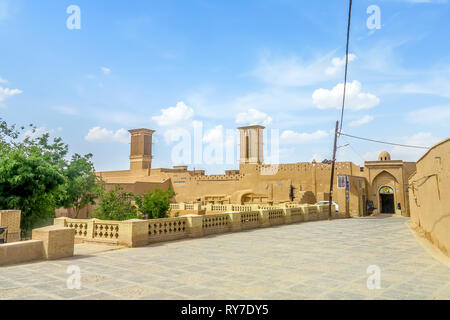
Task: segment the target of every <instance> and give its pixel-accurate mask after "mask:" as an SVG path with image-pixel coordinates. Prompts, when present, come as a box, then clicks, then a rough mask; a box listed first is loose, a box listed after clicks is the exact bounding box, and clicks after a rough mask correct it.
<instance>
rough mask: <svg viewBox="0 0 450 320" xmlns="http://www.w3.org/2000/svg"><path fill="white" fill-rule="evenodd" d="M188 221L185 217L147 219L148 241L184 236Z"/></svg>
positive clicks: (186, 232)
mask: <svg viewBox="0 0 450 320" xmlns="http://www.w3.org/2000/svg"><path fill="white" fill-rule="evenodd" d="M187 224H188V221H187V218H185V217H179V218H165V219H152V220H148V240H149V242H159V241H166V240H175V239H180V238H185V237H187V235H188V227H187Z"/></svg>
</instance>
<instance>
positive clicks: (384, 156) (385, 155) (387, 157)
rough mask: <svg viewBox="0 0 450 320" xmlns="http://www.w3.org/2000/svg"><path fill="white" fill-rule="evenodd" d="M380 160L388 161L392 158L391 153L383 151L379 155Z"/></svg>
mask: <svg viewBox="0 0 450 320" xmlns="http://www.w3.org/2000/svg"><path fill="white" fill-rule="evenodd" d="M378 160H379V161H387V160H391V155H390V154H389V152H387V151H381V153H380V155H379V156H378Z"/></svg>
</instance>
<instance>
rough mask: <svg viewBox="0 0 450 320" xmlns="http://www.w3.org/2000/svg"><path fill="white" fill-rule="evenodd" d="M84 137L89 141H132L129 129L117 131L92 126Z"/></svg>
mask: <svg viewBox="0 0 450 320" xmlns="http://www.w3.org/2000/svg"><path fill="white" fill-rule="evenodd" d="M84 139H85V140H86V141H89V142H120V143H128V142H130V137H129V133H128V131H127V130H125V129H119V130H117V131H112V130H108V129H105V128H101V127H94V128H91V129H90V130H89V132H88V134H87V135H86V136H85V137H84Z"/></svg>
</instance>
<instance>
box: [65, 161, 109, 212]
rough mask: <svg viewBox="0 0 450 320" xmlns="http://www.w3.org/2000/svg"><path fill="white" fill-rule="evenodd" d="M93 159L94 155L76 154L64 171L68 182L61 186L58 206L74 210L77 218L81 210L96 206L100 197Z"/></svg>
mask: <svg viewBox="0 0 450 320" xmlns="http://www.w3.org/2000/svg"><path fill="white" fill-rule="evenodd" d="M91 158H92V154H87V155H85V156H81V155H79V154H75V155H73V156H72V160H71V161H70V162H69V163H68V164H67V166H65V168H64V169H63V175H64V176H65V178H66V182H65V183H64V184H63V185H62V186H61V189H60V193H59V198H58V205H59V206H60V207H64V208H66V209H69V208H73V209H74V211H75V218H77V217H78V215H79V213H80V210H81V209H83V208H84V207H86V206H87V205H89V204H95V199H96V198H98V196H99V195H100V191H101V190H100V185H99V184H98V182H99V179H98V177H97V176H96V175H95V170H94V165H93V164H92V162H91Z"/></svg>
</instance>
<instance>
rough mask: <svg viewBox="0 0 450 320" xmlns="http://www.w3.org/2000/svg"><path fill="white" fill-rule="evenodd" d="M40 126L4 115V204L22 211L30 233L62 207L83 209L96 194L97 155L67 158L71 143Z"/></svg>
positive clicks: (0, 129) (0, 148) (0, 195)
mask: <svg viewBox="0 0 450 320" xmlns="http://www.w3.org/2000/svg"><path fill="white" fill-rule="evenodd" d="M26 129H27V130H26ZM36 130H37V129H36V127H35V126H33V125H29V127H27V128H25V127H23V126H22V127H16V126H15V125H11V126H9V125H8V124H7V123H6V121H4V120H2V119H0V208H2V209H3V208H4V209H17V210H21V211H22V219H21V229H22V231H23V232H24V233H25V234H27V233H29V231H30V229H32V228H34V227H39V226H42V225H44V224H46V223H50V222H49V221H50V220H51V219H52V218H53V217H54V212H55V209H56V208H57V207H60V206H64V207H72V206H74V207H78V211H79V209H81V207H82V206H84V205H86V204H87V203H90V202H91V201H93V200H92V197H93V196H94V194H95V186H94V183H95V182H94V183H93V180H94V179H95V173H94V167H93V164H92V162H91V161H90V159H91V157H92V155H86V156H80V155H78V154H75V155H74V156H73V157H72V159H71V160H67V154H68V151H69V147H68V145H67V144H65V143H64V142H63V141H62V139H61V138H55V139H53V141H50V135H49V134H48V133H45V134H43V135H38V134H37V131H36ZM76 210H77V209H76Z"/></svg>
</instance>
